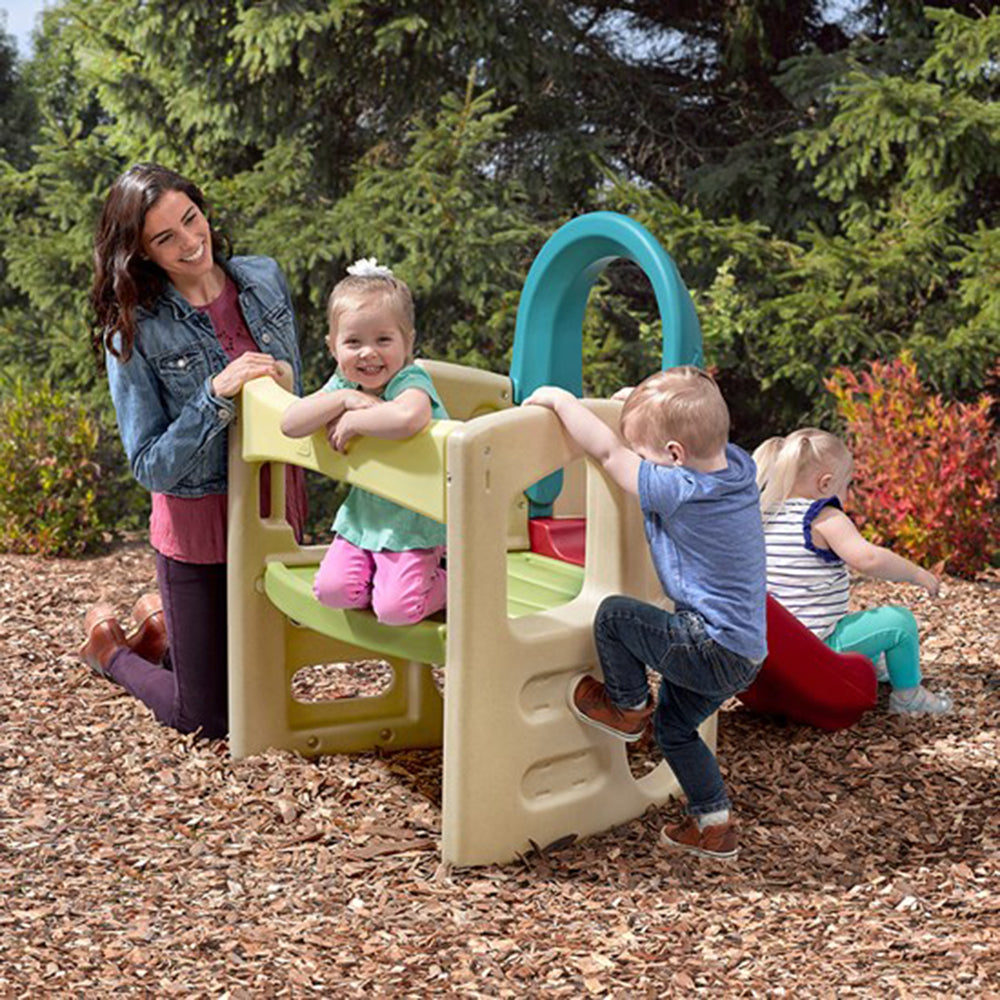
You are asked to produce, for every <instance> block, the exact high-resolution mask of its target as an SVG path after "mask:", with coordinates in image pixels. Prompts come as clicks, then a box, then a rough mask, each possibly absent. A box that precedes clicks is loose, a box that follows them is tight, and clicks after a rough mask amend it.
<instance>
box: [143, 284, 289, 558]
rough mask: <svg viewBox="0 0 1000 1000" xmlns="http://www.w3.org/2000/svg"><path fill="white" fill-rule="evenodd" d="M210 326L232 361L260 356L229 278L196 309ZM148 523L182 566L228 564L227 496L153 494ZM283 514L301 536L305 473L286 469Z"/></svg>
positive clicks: (266, 503) (266, 490) (265, 486)
mask: <svg viewBox="0 0 1000 1000" xmlns="http://www.w3.org/2000/svg"><path fill="white" fill-rule="evenodd" d="M196 308H197V309H198V311H199V312H203V313H206V314H207V315H208V318H209V319H210V320H211V321H212V327H213V328H214V329H215V335H216V336H217V337H218V338H219V343H220V344H221V345H222V349H223V350H224V351H225V352H226V354H227V356H228V357H229V360H230V361H234V360H235V359H236V358H238V357H239V356H240V355H241V354H244V353H245V352H246V351H258V350H259V349H260V348H258V346H257V344H256V343H255V342H254V339H253V337H252V336H250V330H249V329H248V328H247V324H246V320H244V318H243V313H242V311H241V310H240V302H239V290H238V289H237V287H236V283H235V282H234V281H233V279H232V278H230V277H229V276H228V275H226V283H225V285H224V287H223V289H222V293H221V294H220V295H219V296H218V298H216V299H215V300H214V301H212V302H210V303H209V304H208V305H206V306H198V307H196ZM270 473H271V469H270V466H265V467H264V468H263V469H262V470H261V476H260V512H261V516H262V517H268V516H269V515H270V510H271V476H270ZM152 496H153V509H152V513H151V514H150V518H149V540H150V542H151V544H152V546H153V548H154V549H156V551H157V552H159V553H161V554H162V555H165V556H168V557H169V558H171V559H176V560H178V561H179V562H187V563H202V564H205V563H224V562H225V561H226V494H225V493H209V494H207V495H206V496H203V497H194V498H191V497H175V496H170V495H169V494H167V493H154V494H153V495H152ZM285 514H286V516H287V518H288V523H289V524H290V525H291V526H292V530H293V531H294V532H295V537H296V538H300V537H301V536H302V527H303V525H304V524H305V519H306V488H305V475H304V473H303V470H302V469H300V468H299V467H298V466H295V465H286V466H285Z"/></svg>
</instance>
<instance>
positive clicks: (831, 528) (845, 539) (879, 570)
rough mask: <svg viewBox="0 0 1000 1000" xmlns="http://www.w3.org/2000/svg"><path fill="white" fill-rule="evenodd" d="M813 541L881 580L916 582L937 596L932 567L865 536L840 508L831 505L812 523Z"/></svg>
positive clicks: (856, 568) (859, 570)
mask: <svg viewBox="0 0 1000 1000" xmlns="http://www.w3.org/2000/svg"><path fill="white" fill-rule="evenodd" d="M812 536H813V542H814V544H816V545H822V546H825V547H827V548H830V549H832V550H833V551H834V552H836V554H837V555H838V556H840V558H841V559H843V560H844V562H845V563H847V565H848V566H850V567H851V569H853V570H855V571H856V572H858V573H864V574H865V575H866V576H876V577H878V578H879V579H880V580H890V581H893V582H901V583H914V584H916V585H917V586H918V587H924V588H925V589H926V590H927V592H928V593H929V594H930V595H931V597H937V595H938V589H939V587H940V581H939V580H938V578H937V577H936V576H935V575H934V574H933V573H931V572H929V571H928V570H926V569H924V568H923V567H921V566H918V565H917V564H916V563H913V562H910V560H909V559H905V558H903V556H898V555H896V553H895V552H892V551H890V550H889V549H886V548H883V547H882V546H881V545H873V544H872V543H871V542H869V541H867V540H866V539H865V538H863V537H862V536H861V533H860V532H859V531H858V529H857V528H856V527H855V526H854V523H853V522H852V521H851V519H850V518H849V517H848V516H847V515H846V514H845V513H844V512H843V511H840V510H836V509H834V508H832V507H827V508H826V510H824V511H822V512H821V513H820V515H819V517H817V518H816V520H815V521H813V523H812Z"/></svg>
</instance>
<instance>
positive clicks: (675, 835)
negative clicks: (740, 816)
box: [660, 816, 740, 859]
mask: <svg viewBox="0 0 1000 1000" xmlns="http://www.w3.org/2000/svg"><path fill="white" fill-rule="evenodd" d="M660 844H661V845H662V846H663V847H676V848H678V849H679V850H682V851H687V852H688V853H689V854H697V855H700V856H701V857H703V858H724V859H725V858H735V857H736V855H737V854H738V853H739V850H740V849H739V846H738V843H737V838H736V824H735V823H733V821H732V820H729V821H728V822H727V823H716V824H714V825H713V826H706V827H705V829H704V830H699V829H698V821H697V820H696V819H695V818H694V816H685V817H684V820H683V821H682V822H680V823H669V824H668V825H667V826H665V827H664V828H663V832H662V833H661V834H660Z"/></svg>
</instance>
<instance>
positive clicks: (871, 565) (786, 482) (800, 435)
mask: <svg viewBox="0 0 1000 1000" xmlns="http://www.w3.org/2000/svg"><path fill="white" fill-rule="evenodd" d="M753 458H754V461H755V462H756V463H757V484H758V485H759V486H760V488H761V498H760V506H761V511H762V513H763V517H764V539H765V543H766V546H767V589H768V592H769V593H770V594H771V596H772V597H774V598H776V599H777V600H778V601H780V602H781V604H783V605H784V606H785V607H786V608H787V609H788V610H789V611H790V612H791V613H792V614H793V615H795V617H796V618H798V619H799V621H801V622H802V623H803V625H805V626H807V627H808V628H809V629H811V630H812V631H813V632H814V633H815V634H816V635H817V636H818V637H819V638H820V639H822V640H823V641H824V642H825V643H826V644H827V645H828V646H829V647H830V648H831V649H834V650H836V651H837V652H838V653H846V652H856V653H862V654H863V655H865V656H867V657H868V658H869V659H870V660H871V661H872V662H873V663H875V662H876V661H878V660H879V659H880V656H881V655H882V654H884V658H885V668H883V670H879V668H876V672H877V673H878V674H879V680H888V681H889V682H890V683H891V684H892V693H891V694H890V696H889V711H890V712H894V713H897V714H900V715H920V714H925V713H928V714H935V715H939V714H941V713H944V712H947V711H949V710H950V709H951V707H952V701H951V699H950V698H949V697H948V696H947V695H946V694H940V695H937V694H934V693H933V692H931V691H928V690H927V688H925V687H924V686H923V685H922V684H921V683H920V641H919V637H918V635H917V623H916V619H914V617H913V614H912V612H911V611H910V610H909V609H908V608H904V607H900V606H898V605H887V606H885V607H881V608H871V609H869V610H867V611H857V612H855V613H853V614H848V610H847V607H848V604H847V602H848V593H849V584H850V581H849V578H848V572H847V571H848V568H850V569H852V570H854V571H855V572H858V573H865V574H867V575H869V576H875V577H879V578H880V579H882V580H894V581H902V582H905V583H913V584H916V585H917V586H920V587H924V588H925V589H926V590H927V592H928V593H929V594H930V595H931V597H937V594H938V587H939V581H938V579H937V577H936V576H935V575H934V574H933V573H930V572H928V571H927V570H925V569H923V568H921V567H920V566H917V565H916V564H915V563H912V562H910V560H909V559H904V558H903V557H902V556H898V555H896V554H895V553H893V552H890V551H889V549H886V548H882V547H881V546H879V545H873V544H872V543H871V542H868V541H866V540H865V539H864V538H862V536H861V534H860V533H859V531H858V529H857V528H856V527H855V526H854V524H853V523H852V522H851V520H850V518H849V517H848V516H847V515H846V514H845V513H844V510H843V506H842V502H843V499H844V498H845V497H846V495H847V491H848V487H849V485H850V481H851V473H852V472H853V466H854V463H853V459H852V458H851V453H850V451H848V449H847V446H846V445H845V444H844V443H843V442H842V441H841V440H840V439H839V438H837V437H835V436H834V435H833V434H829V433H827V432H826V431H821V430H817V429H816V428H813V427H806V428H803V429H802V430H798V431H795V432H794V433H793V434H789V436H788V437H786V438H780V437H777V438H770V439H769V440H767V441H765V442H764V443H763V444H762V445H761V446H760V447H759V448H758V449H757V450H756V451H755V452H754V455H753Z"/></svg>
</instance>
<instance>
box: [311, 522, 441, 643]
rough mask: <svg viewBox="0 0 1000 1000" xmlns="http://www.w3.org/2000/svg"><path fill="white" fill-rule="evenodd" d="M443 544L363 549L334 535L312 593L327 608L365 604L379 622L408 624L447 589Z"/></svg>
mask: <svg viewBox="0 0 1000 1000" xmlns="http://www.w3.org/2000/svg"><path fill="white" fill-rule="evenodd" d="M443 554H444V546H438V547H437V548H433V549H408V550H407V551H405V552H389V551H386V550H383V551H381V552H369V551H368V550H367V549H359V548H358V547H357V546H356V545H352V544H351V543H350V542H348V541H345V540H344V539H343V538H340V537H339V536H338V537H337V538H335V539H334V540H333V544H332V545H331V546H330V548H329V549H327V551H326V555H325V556H323V562H322V563H320V567H319V569H318V570H317V571H316V578H315V579H314V580H313V594H315V595H316V600H317V601H319V603H320V604H324V605H326V607H328V608H367V607H370V608H371V609H372V611H374V612H375V617H376V618H378V620H379V621H380V622H382V624H384V625H414V624H415V623H416V622H419V621H422V620H423V619H424V618H426V617H427V616H428V615H432V614H434V612H435V611H440V610H441V609H442V608H443V607H444V605H445V598H446V595H447V592H448V587H447V579H448V577H447V574H446V573H445V571H444V570H443V569H442V568H441V556H442V555H443Z"/></svg>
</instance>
